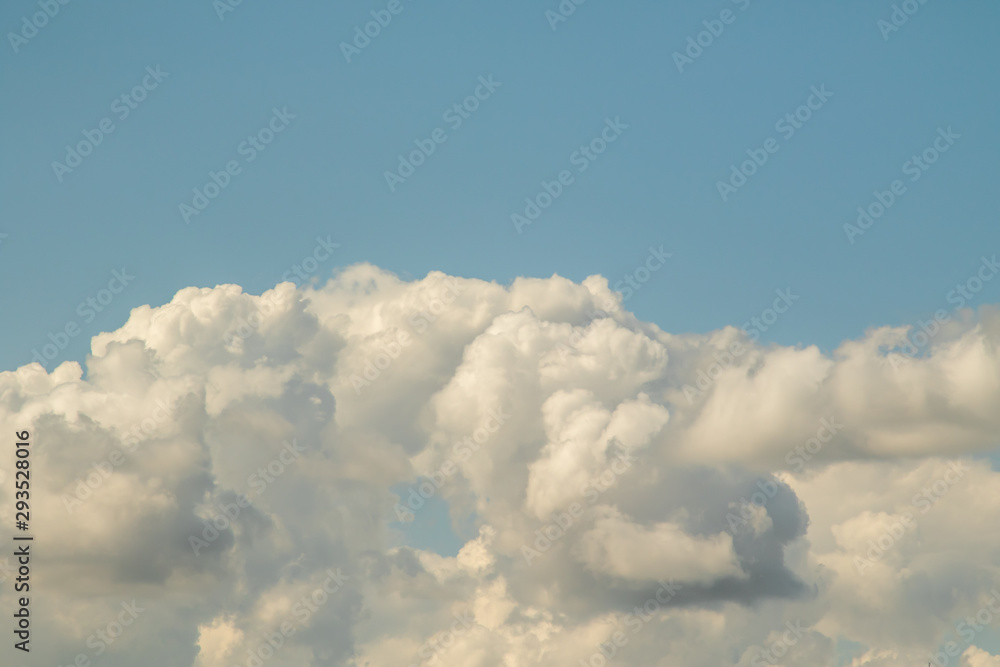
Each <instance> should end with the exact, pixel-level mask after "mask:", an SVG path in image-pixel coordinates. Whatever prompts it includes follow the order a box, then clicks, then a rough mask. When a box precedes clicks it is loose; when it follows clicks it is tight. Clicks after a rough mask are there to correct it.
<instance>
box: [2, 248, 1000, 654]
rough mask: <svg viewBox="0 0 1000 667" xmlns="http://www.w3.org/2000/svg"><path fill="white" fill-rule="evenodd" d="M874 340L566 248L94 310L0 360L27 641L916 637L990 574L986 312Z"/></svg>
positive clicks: (452, 644)
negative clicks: (24, 355)
mask: <svg viewBox="0 0 1000 667" xmlns="http://www.w3.org/2000/svg"><path fill="white" fill-rule="evenodd" d="M904 335H905V331H904V330H901V329H892V328H879V329H873V330H872V331H870V332H868V333H866V334H865V335H864V336H863V337H861V338H860V339H858V340H851V341H845V342H844V343H843V344H842V345H841V346H840V347H839V348H838V349H837V350H835V351H834V352H833V353H832V354H830V355H825V354H823V353H821V352H820V351H819V350H818V349H817V348H816V347H812V346H807V347H782V346H776V345H761V344H756V343H754V342H751V341H749V340H747V337H746V336H745V335H743V334H742V333H741V332H740V331H739V330H737V329H735V328H732V327H729V328H726V329H723V330H720V331H716V332H710V333H707V334H684V335H676V334H671V333H668V332H665V331H662V330H661V329H660V328H658V327H657V326H655V325H653V324H650V323H645V322H641V321H639V320H637V319H636V318H635V317H634V316H633V315H632V314H630V313H628V312H627V311H625V310H624V309H623V308H622V305H621V297H620V295H618V294H616V293H614V292H612V291H611V290H610V289H609V288H608V284H607V281H606V280H605V279H604V278H601V277H599V276H592V277H590V278H588V279H586V280H585V281H583V282H582V283H579V284H577V283H573V282H571V281H569V280H566V279H564V278H561V277H558V276H553V277H551V278H547V279H526V278H521V279H517V280H515V281H514V282H513V283H512V284H510V285H508V286H503V285H498V284H496V283H488V282H484V281H480V280H470V279H463V278H456V277H450V276H446V275H444V274H442V273H438V272H433V273H431V274H429V275H428V276H427V277H425V278H424V279H422V280H416V281H411V282H406V281H402V280H400V279H399V278H398V277H396V276H394V275H392V274H390V273H388V272H385V271H383V270H381V269H378V268H377V267H374V266H371V265H367V264H363V265H357V266H353V267H349V268H347V269H345V270H343V271H342V272H340V273H338V274H337V275H336V276H334V277H333V278H332V279H331V280H329V281H328V282H327V283H326V284H324V285H317V286H303V287H300V288H296V287H295V286H294V285H292V284H290V283H282V284H279V285H277V286H275V288H274V289H272V290H269V291H267V292H265V293H264V294H262V295H259V296H257V295H251V294H246V293H244V292H243V291H242V289H241V288H240V287H238V286H235V285H220V286H217V287H215V288H210V289H209V288H194V287H191V288H186V289H184V290H181V291H180V292H178V293H177V294H176V295H175V297H174V298H173V299H172V300H171V302H170V303H168V304H164V305H161V306H157V307H153V306H141V307H139V308H136V309H134V310H133V311H132V313H131V315H130V317H129V319H128V321H127V322H126V323H125V324H124V325H123V326H121V327H120V328H119V329H117V330H115V331H111V332H107V333H102V334H99V335H98V336H95V337H94V339H93V341H92V354H91V355H90V356H89V357H88V359H87V362H86V375H85V374H84V369H83V368H82V367H81V366H80V365H79V364H76V363H74V362H67V363H64V364H62V365H60V366H59V367H58V368H56V369H54V370H53V371H52V372H50V373H46V372H45V370H44V369H42V368H41V367H40V366H38V365H29V366H24V367H21V368H19V369H17V370H15V371H9V372H4V373H0V426H2V427H3V429H4V432H7V433H12V432H14V431H21V430H25V429H27V430H29V431H30V432H31V434H32V438H31V439H32V445H31V447H32V450H31V451H32V454H31V465H32V470H33V478H32V515H33V522H32V529H33V531H34V533H35V535H36V540H37V544H39V545H45V548H44V549H38V550H37V553H36V554H35V555H34V556H33V558H34V560H33V568H34V569H33V576H34V578H33V581H32V585H33V587H37V591H38V592H37V593H34V592H33V594H34V595H36V596H37V598H36V599H37V600H38V603H37V606H36V607H34V608H33V614H35V621H34V622H35V623H37V626H36V627H37V628H39V635H38V636H41V633H42V630H41V628H45V630H44V632H45V636H46V639H45V641H44V642H42V641H38V645H37V646H33V650H36V651H37V653H36V656H37V657H38V659H39V660H42V661H48V662H50V663H52V664H65V663H68V662H71V661H72V660H74V658H75V656H77V655H78V654H84V655H86V656H88V657H89V658H90V659H91V660H97V659H100V660H102V661H103V663H102V664H110V665H117V664H121V665H129V664H138V663H139V662H142V664H150V665H153V666H154V667H155V666H156V665H160V664H162V665H176V664H186V665H192V664H196V665H199V666H200V667H216V666H217V665H225V666H226V667H231V665H232V664H240V665H244V664H248V662H252V660H253V656H255V655H256V656H258V657H257V659H260V660H264V661H265V664H267V665H269V666H270V665H303V664H315V665H339V664H351V665H367V666H368V667H376V666H379V665H398V664H404V665H409V664H421V663H423V662H427V661H430V660H431V659H432V658H437V660H438V662H436V663H435V664H445V665H459V664H461V665H491V666H492V665H496V664H505V663H506V664H524V665H531V664H540V665H545V664H576V663H577V661H579V660H581V659H582V660H590V658H591V657H592V656H593V655H595V652H598V653H600V652H602V651H603V653H604V654H605V655H607V654H609V653H613V654H614V658H613V659H614V660H616V661H618V663H619V664H623V665H646V664H658V663H657V662H656V661H658V660H660V661H663V660H666V661H668V662H669V664H674V663H680V662H683V663H685V664H691V665H709V664H711V665H718V664H724V663H725V662H726V661H728V663H730V664H734V663H736V664H741V665H753V666H754V667H759V665H760V664H784V665H819V664H835V662H836V646H837V645H838V642H840V641H842V640H843V641H853V642H857V644H858V645H859V646H861V647H862V649H860V650H859V651H858V653H857V654H856V655H855V656H854V661H855V663H856V664H858V665H861V664H865V665H868V664H871V665H876V664H877V665H883V664H884V665H902V664H922V663H921V662H920V661H923V660H924V659H925V657H926V655H927V653H928V652H930V651H932V650H937V647H938V643H939V642H943V641H948V640H952V639H954V640H955V641H959V640H958V639H955V628H954V625H953V624H952V623H950V622H949V620H948V619H956V621H957V620H960V619H962V618H963V617H964V616H966V615H969V614H975V613H976V612H977V610H980V609H982V608H984V607H983V605H984V604H986V599H987V596H989V595H990V591H991V589H992V588H993V587H995V586H997V585H998V584H1000V581H998V580H1000V576H998V572H997V568H996V566H995V565H994V563H996V562H1000V560H998V556H1000V537H996V531H995V530H993V523H994V521H993V519H994V518H995V516H996V512H997V510H1000V507H996V505H998V504H1000V477H998V476H997V474H996V473H995V472H994V471H993V469H992V467H991V465H990V464H989V462H988V460H987V459H986V458H984V455H985V454H987V453H989V452H991V451H992V450H993V449H994V447H995V445H996V440H995V438H996V436H995V434H996V432H997V426H1000V424H998V421H1000V413H998V411H997V410H996V409H995V406H996V405H997V403H998V401H1000V364H998V361H997V349H998V346H997V342H998V341H1000V318H998V310H997V309H996V308H995V307H992V306H984V307H983V308H981V309H980V310H979V311H978V312H976V313H971V312H968V313H964V314H963V317H962V319H956V320H954V321H953V322H951V323H950V325H949V326H947V327H944V328H943V329H942V332H941V333H940V334H939V335H938V336H936V338H935V340H933V341H932V345H931V346H930V348H929V349H928V350H927V351H926V352H925V353H924V354H923V355H921V356H916V357H912V358H908V359H906V361H905V363H896V362H898V361H899V359H897V358H896V357H898V356H899V352H898V346H899V345H900V343H901V341H902V340H904ZM734 343H738V344H739V345H740V346H742V348H741V349H742V350H743V351H742V352H739V353H737V354H734V353H733V352H732V350H733V349H734V348H733V344H734ZM727 355H729V356H727ZM894 355H895V356H894ZM699 383H700V384H699ZM691 388H695V389H696V391H690V389H691ZM498 415H505V416H506V417H504V418H503V419H502V422H503V423H502V424H500V423H499V421H500V420H498V418H497V417H498ZM824 420H826V421H824ZM830 420H833V421H832V422H831V421H830ZM831 423H835V424H837V425H838V426H837V427H836V428H834V429H833V430H830V429H829V428H828V426H829V424H831ZM824 424H825V425H827V426H826V427H824ZM494 426H496V428H494ZM823 428H827V430H825V431H824V430H822V429H823ZM793 457H798V458H797V459H793ZM791 460H797V461H799V462H800V464H799V465H797V466H792V465H790V464H789V462H790V461H791ZM11 463H12V460H8V461H5V462H2V463H0V465H2V466H3V468H4V470H3V472H4V473H5V474H4V478H3V480H2V482H0V513H4V519H6V520H5V521H4V523H3V524H2V525H3V526H6V527H9V526H11V525H12V522H13V510H12V507H13V498H14V496H13V494H14V491H15V489H14V488H13V474H12V473H13V470H12V468H11V467H10V465H11ZM955 466H959V468H958V469H959V470H963V471H964V472H962V474H961V475H959V476H957V477H956V475H957V473H956V472H955V470H956V468H955ZM443 471H447V472H446V473H445V472H443ZM949 471H951V472H949ZM439 473H440V474H439ZM435 474H439V480H438V481H439V482H440V483H439V484H438V482H435V483H434V484H435V488H434V493H435V494H437V495H438V496H439V497H440V498H442V499H444V500H446V501H447V503H448V508H449V511H450V513H451V518H452V519H453V521H454V523H455V525H456V526H459V527H460V526H464V525H472V526H474V529H473V531H472V533H471V534H465V532H464V531H463V530H462V529H461V528H456V530H458V532H459V534H460V536H461V538H462V540H463V541H464V546H463V547H462V549H461V550H460V551H459V553H458V554H457V555H454V556H449V555H442V554H438V553H434V552H432V551H427V550H421V549H416V548H413V547H411V546H408V545H407V544H406V542H405V539H404V533H403V532H401V531H400V530H399V526H398V523H397V521H398V518H399V517H398V516H397V513H396V511H395V510H394V508H395V507H396V505H397V503H400V502H402V501H405V498H404V499H400V498H399V497H398V496H397V495H396V494H395V493H394V492H393V489H398V488H401V487H400V485H402V487H403V488H414V489H417V488H426V485H424V486H421V485H420V482H421V480H424V479H429V478H431V476H432V475H435ZM438 487H439V488H438ZM925 490H929V491H926V492H925ZM928 493H929V494H930V495H927V494H928ZM925 508H927V509H926V511H924V510H925ZM971 508H975V509H971ZM907 513H909V514H910V515H912V522H913V527H910V526H909V525H903V524H904V522H903V519H904V518H905V515H906V514H907ZM897 524H899V525H903V530H902V532H899V528H898V527H897ZM3 530H4V531H9V530H10V529H9V528H4V529H3ZM9 537H10V535H9V534H8V533H6V532H4V534H3V535H0V538H8V539H9ZM870 544H874V545H875V547H876V548H875V549H874V550H873V549H872V547H871V546H870ZM883 547H885V548H883ZM869 551H870V552H871V553H869ZM858 558H860V559H863V560H864V562H865V563H866V566H865V567H859V565H858V561H857V559H858ZM334 582H335V583H334ZM667 584H669V585H670V586H671V587H676V591H675V592H674V593H671V594H670V595H669V596H668V597H664V595H663V590H664V589H663V586H664V585H667ZM671 590H673V588H672V589H671ZM10 596H11V593H10V591H9V588H8V587H4V589H3V590H2V592H0V597H2V598H3V600H4V602H5V604H8V605H11V604H12V600H11V599H10ZM133 599H134V600H135V601H136V604H137V605H139V606H140V607H142V608H143V609H144V610H145V611H143V612H142V613H141V614H139V615H138V616H137V617H136V618H135V619H134V623H131V624H130V625H128V626H127V627H122V628H121V630H122V632H121V634H120V635H117V636H116V637H114V638H113V639H114V641H113V642H106V641H104V640H102V639H99V636H100V635H98V634H95V633H97V632H98V630H100V631H101V632H105V631H106V630H107V629H108V628H109V624H113V623H116V622H117V621H116V619H117V618H118V615H119V614H120V613H121V609H122V607H121V605H122V604H123V603H124V604H129V603H131V602H132V601H133ZM43 600H44V601H45V602H42V601H43ZM789 624H792V626H793V627H795V628H801V631H796V633H793V634H786V633H789V632H791V630H789V629H788V628H789ZM110 627H111V629H112V630H114V629H115V626H113V625H110ZM283 628H284V629H283ZM653 628H655V629H653ZM285 630H288V632H285ZM616 633H620V635H619V636H618V639H617V640H615V639H614V638H615V637H616ZM92 636H93V637H98V639H92ZM793 636H794V637H795V641H794V642H792V643H789V642H788V640H789V638H790V637H793ZM50 638H51V641H50ZM111 638H112V637H110V635H109V639H111ZM102 642H103V647H104V648H103V650H101V654H100V655H97V652H98V650H99V649H100V648H101V646H102ZM608 642H610V644H609V643H608ZM616 642H617V643H616ZM776 643H777V644H780V646H779V650H780V649H781V648H782V647H783V648H784V655H782V656H781V657H780V658H778V657H775V662H773V663H769V662H768V658H767V657H766V656H771V657H774V655H775V654H773V653H766V652H767V651H771V650H772V648H773V647H775V646H776ZM967 643H968V642H966V643H965V644H963V646H965V645H966V644H967ZM786 644H787V645H786ZM269 647H270V648H269ZM976 651H979V649H976V650H975V651H974V650H973V649H971V648H970V649H969V652H967V653H966V657H965V658H963V659H964V660H966V662H968V663H969V664H970V665H971V667H978V665H979V664H980V663H982V664H991V663H989V662H983V660H984V658H983V656H982V652H981V651H980V652H979V653H977V652H976ZM265 653H267V654H269V655H268V657H266V658H264V657H263V656H264V654H265ZM156 656H163V657H160V658H157V657H156ZM762 656H765V657H762ZM157 660H159V662H157ZM779 660H780V663H779V662H778V661H779ZM914 660H916V661H917V662H916V663H914ZM761 661H763V662H761ZM661 664H666V663H661Z"/></svg>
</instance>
